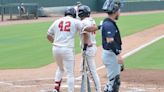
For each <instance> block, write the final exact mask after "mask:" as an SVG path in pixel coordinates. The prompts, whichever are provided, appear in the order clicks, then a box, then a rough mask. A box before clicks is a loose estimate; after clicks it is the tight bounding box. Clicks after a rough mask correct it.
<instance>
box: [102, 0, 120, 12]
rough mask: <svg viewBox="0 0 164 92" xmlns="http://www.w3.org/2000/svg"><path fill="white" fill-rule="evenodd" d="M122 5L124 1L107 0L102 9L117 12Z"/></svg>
mask: <svg viewBox="0 0 164 92" xmlns="http://www.w3.org/2000/svg"><path fill="white" fill-rule="evenodd" d="M121 6H122V2H121V1H120V0H106V1H105V2H104V5H103V7H102V9H103V10H104V11H105V12H110V13H115V12H117V11H118V10H119V9H120V8H121Z"/></svg>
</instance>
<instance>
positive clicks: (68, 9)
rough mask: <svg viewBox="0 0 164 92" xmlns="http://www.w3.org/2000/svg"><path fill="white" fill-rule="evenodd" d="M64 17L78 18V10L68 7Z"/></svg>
mask: <svg viewBox="0 0 164 92" xmlns="http://www.w3.org/2000/svg"><path fill="white" fill-rule="evenodd" d="M64 15H65V16H67V15H71V16H72V17H73V18H76V10H75V9H74V8H73V7H67V8H66V10H65V12H64Z"/></svg>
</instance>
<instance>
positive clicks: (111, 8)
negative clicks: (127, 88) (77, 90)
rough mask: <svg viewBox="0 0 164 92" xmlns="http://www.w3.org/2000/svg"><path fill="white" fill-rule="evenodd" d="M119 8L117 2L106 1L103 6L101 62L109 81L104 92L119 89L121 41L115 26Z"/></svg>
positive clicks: (118, 2) (113, 0)
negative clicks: (105, 16)
mask: <svg viewBox="0 0 164 92" xmlns="http://www.w3.org/2000/svg"><path fill="white" fill-rule="evenodd" d="M120 7H121V2H120V1H119V0H106V2H105V3H104V6H103V10H104V11H105V12H106V13H107V14H108V17H107V18H106V19H104V21H103V24H102V46H103V53H102V60H103V63H104V65H105V68H106V70H107V77H108V80H109V81H108V82H107V84H106V86H105V87H104V92H119V87H120V68H121V67H120V64H122V63H123V58H122V56H121V50H122V47H121V45H122V41H121V37H120V31H119V29H118V27H117V25H116V20H118V18H119V15H120Z"/></svg>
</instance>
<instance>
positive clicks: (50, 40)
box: [47, 35, 54, 43]
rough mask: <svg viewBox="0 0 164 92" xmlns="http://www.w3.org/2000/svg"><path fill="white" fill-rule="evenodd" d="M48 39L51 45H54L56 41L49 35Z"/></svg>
mask: <svg viewBox="0 0 164 92" xmlns="http://www.w3.org/2000/svg"><path fill="white" fill-rule="evenodd" d="M47 39H48V41H49V42H51V43H53V41H54V38H53V37H52V36H51V35H47Z"/></svg>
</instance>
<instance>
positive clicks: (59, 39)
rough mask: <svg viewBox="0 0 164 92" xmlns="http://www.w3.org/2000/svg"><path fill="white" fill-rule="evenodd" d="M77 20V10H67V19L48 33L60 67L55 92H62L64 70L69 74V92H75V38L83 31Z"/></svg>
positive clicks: (61, 20) (59, 20)
mask: <svg viewBox="0 0 164 92" xmlns="http://www.w3.org/2000/svg"><path fill="white" fill-rule="evenodd" d="M75 18H76V11H75V9H74V8H67V9H66V10H65V17H62V18H60V19H58V20H56V21H55V22H54V23H53V24H52V25H51V26H50V28H49V30H48V32H47V39H48V40H49V41H50V42H51V43H53V48H52V52H53V57H54V59H55V61H56V63H57V65H58V68H57V71H56V75H55V87H54V90H53V92H60V84H61V81H62V76H63V73H64V70H65V71H66V73H67V79H68V80H67V84H68V92H74V63H75V62H74V61H75V54H74V38H75V33H76V32H77V31H79V32H80V31H81V30H82V29H83V26H82V23H81V21H80V20H77V19H75ZM96 28H97V27H95V26H92V27H88V28H86V29H85V31H87V30H89V31H94V30H92V29H96Z"/></svg>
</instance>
